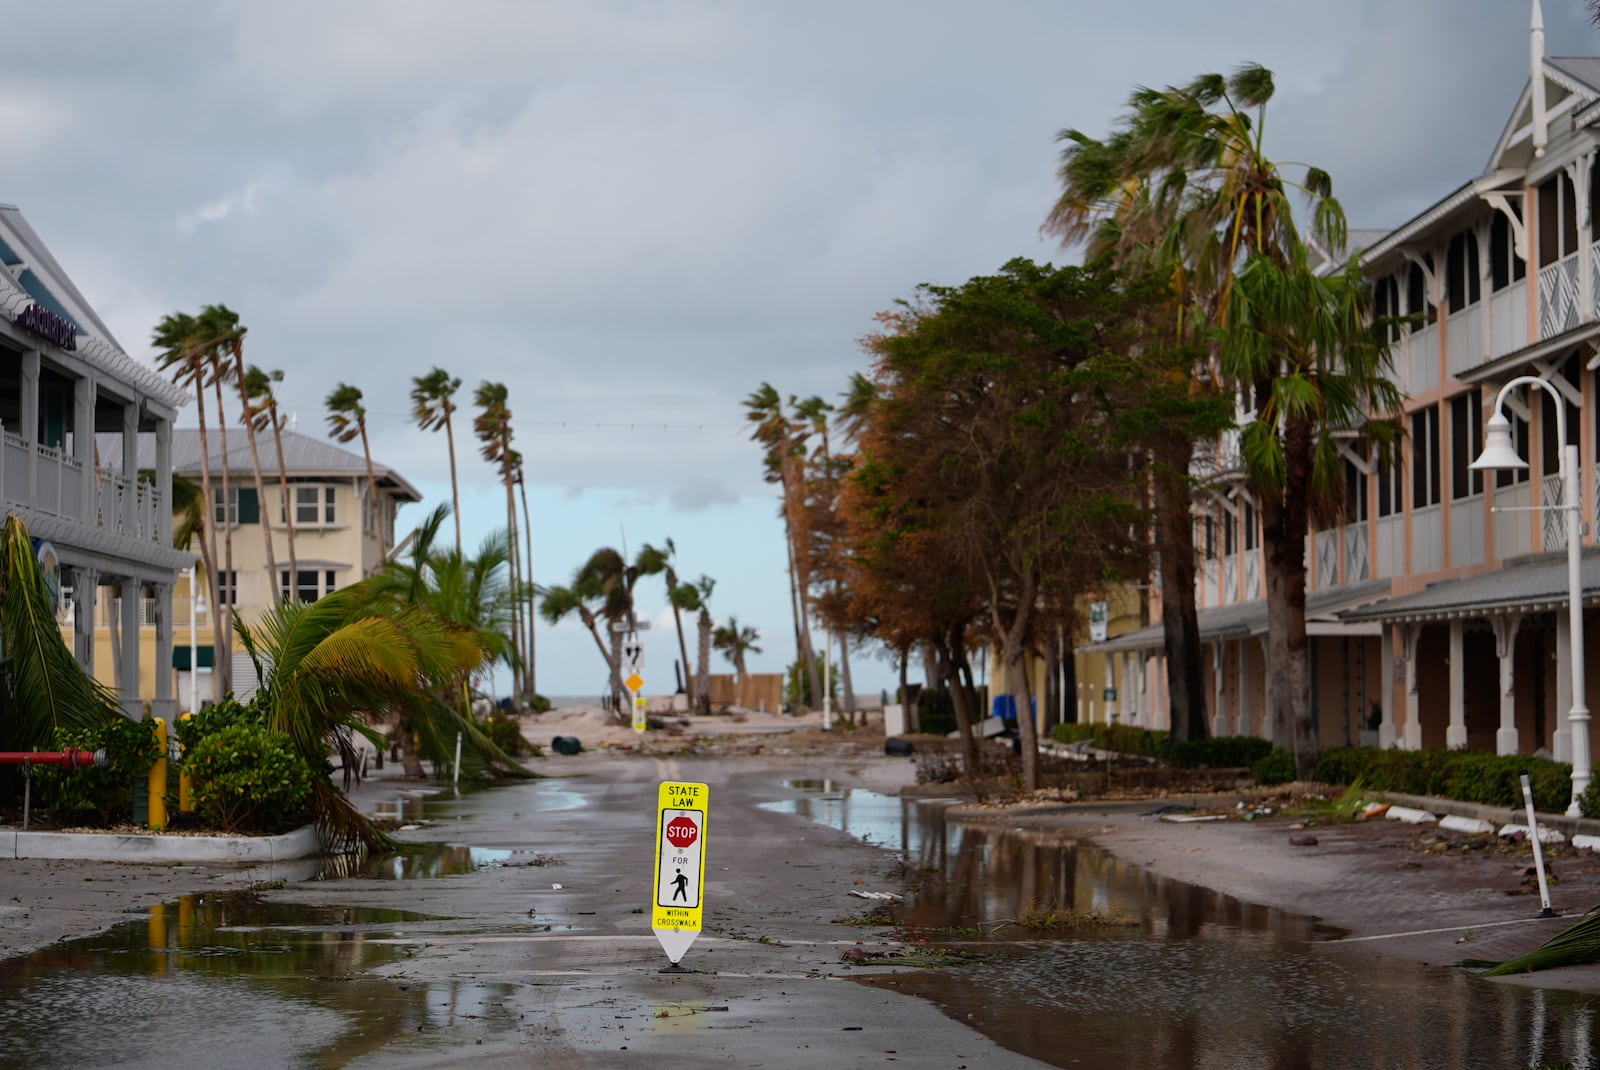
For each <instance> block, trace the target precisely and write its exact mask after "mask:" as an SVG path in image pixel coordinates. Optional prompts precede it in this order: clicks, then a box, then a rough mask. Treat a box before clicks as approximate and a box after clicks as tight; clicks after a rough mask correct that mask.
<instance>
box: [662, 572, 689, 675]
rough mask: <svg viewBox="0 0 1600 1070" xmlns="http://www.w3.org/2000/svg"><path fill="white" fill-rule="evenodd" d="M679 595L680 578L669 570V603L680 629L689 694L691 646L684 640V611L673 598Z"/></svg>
mask: <svg viewBox="0 0 1600 1070" xmlns="http://www.w3.org/2000/svg"><path fill="white" fill-rule="evenodd" d="M677 593H678V577H677V575H676V574H675V573H673V571H672V570H671V569H668V570H667V601H668V602H670V603H672V623H673V624H675V625H677V628H678V656H679V657H681V658H682V659H683V693H684V694H685V695H687V694H689V693H690V691H691V690H692V688H690V687H689V644H688V643H687V642H685V641H684V638H683V611H682V610H680V609H679V608H678V600H677V599H676V598H675V597H673V596H674V595H676V594H677Z"/></svg>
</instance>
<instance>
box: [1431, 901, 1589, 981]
mask: <svg viewBox="0 0 1600 1070" xmlns="http://www.w3.org/2000/svg"><path fill="white" fill-rule="evenodd" d="M1596 962H1600V907H1596V908H1594V909H1591V910H1590V911H1589V913H1588V914H1586V915H1584V918H1583V920H1582V921H1580V922H1578V924H1576V925H1574V926H1573V927H1572V928H1570V929H1566V930H1564V931H1562V932H1560V933H1557V934H1556V935H1555V936H1552V937H1551V938H1550V939H1549V940H1546V941H1545V942H1544V943H1543V944H1541V945H1539V946H1538V947H1536V948H1534V949H1533V950H1532V951H1530V952H1528V953H1527V954H1526V955H1518V956H1517V957H1516V958H1514V959H1506V960H1505V961H1504V962H1493V961H1491V960H1489V959H1462V960H1461V962H1460V963H1458V965H1461V966H1466V967H1469V968H1472V969H1483V970H1484V974H1483V975H1484V976H1485V977H1504V976H1505V975H1506V974H1512V973H1533V972H1534V971H1536V970H1553V969H1555V968H1557V967H1559V966H1587V965H1591V964H1593V963H1596Z"/></svg>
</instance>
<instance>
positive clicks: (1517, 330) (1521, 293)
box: [1489, 281, 1528, 360]
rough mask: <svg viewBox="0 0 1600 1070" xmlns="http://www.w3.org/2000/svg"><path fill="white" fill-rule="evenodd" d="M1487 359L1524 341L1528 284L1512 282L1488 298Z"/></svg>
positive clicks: (1526, 325) (1526, 324)
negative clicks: (1489, 322)
mask: <svg viewBox="0 0 1600 1070" xmlns="http://www.w3.org/2000/svg"><path fill="white" fill-rule="evenodd" d="M1489 319H1490V321H1491V324H1490V328H1489V359H1490V360H1494V359H1496V358H1498V357H1503V356H1505V355H1506V354H1507V353H1512V352H1515V351H1516V350H1518V349H1521V348H1522V347H1523V346H1525V345H1527V344H1528V284H1527V282H1526V281H1523V282H1516V283H1512V284H1511V285H1510V286H1507V287H1506V288H1505V289H1504V290H1501V291H1500V292H1499V293H1497V294H1493V295H1492V296H1490V298H1489Z"/></svg>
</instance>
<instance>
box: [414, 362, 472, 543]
mask: <svg viewBox="0 0 1600 1070" xmlns="http://www.w3.org/2000/svg"><path fill="white" fill-rule="evenodd" d="M460 389H461V380H460V379H456V378H453V377H451V375H450V373H449V372H447V371H445V370H444V369H443V368H440V367H437V366H435V367H434V369H433V370H432V371H430V372H429V373H428V374H427V375H418V376H416V377H415V378H413V379H412V380H411V415H412V417H413V418H414V419H415V420H416V421H417V426H418V427H420V428H421V429H422V430H424V431H438V430H439V428H441V427H442V428H444V437H445V442H446V443H448V445H449V447H450V511H451V513H452V515H454V516H455V520H456V550H457V551H458V552H459V551H460V549H461V486H460V484H459V483H458V482H457V480H456V431H455V421H454V420H453V419H452V416H453V415H454V414H455V411H456V406H455V401H454V400H453V399H454V398H455V395H456V391H457V390H460Z"/></svg>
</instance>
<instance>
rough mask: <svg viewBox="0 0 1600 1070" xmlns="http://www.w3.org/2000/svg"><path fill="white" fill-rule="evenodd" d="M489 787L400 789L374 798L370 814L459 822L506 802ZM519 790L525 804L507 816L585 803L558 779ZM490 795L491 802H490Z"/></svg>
mask: <svg viewBox="0 0 1600 1070" xmlns="http://www.w3.org/2000/svg"><path fill="white" fill-rule="evenodd" d="M492 786H494V785H493V784H491V783H486V782H484V783H480V782H474V783H472V784H461V785H459V786H456V787H450V788H409V789H401V790H398V791H396V792H395V793H394V794H393V795H391V796H390V797H388V798H383V799H377V800H375V801H373V803H372V804H371V805H372V816H373V817H374V818H376V819H377V820H379V821H398V822H411V821H445V820H455V821H460V820H463V819H465V818H467V817H470V816H472V815H474V814H476V813H478V812H479V810H480V808H482V807H484V806H485V805H494V806H503V805H504V804H505V800H506V797H507V796H506V794H505V793H501V794H497V795H492V796H491V795H489V794H486V791H487V789H488V788H490V787H492ZM519 789H520V790H519V793H518V795H517V796H516V797H517V798H518V799H520V800H524V801H525V803H526V805H524V806H522V807H520V808H519V809H517V810H513V811H510V812H509V813H508V814H507V815H506V816H511V817H521V816H525V815H529V814H552V813H560V812H562V811H564V810H576V809H578V808H580V807H582V806H584V805H586V801H585V799H584V797H583V796H582V795H581V794H579V793H578V792H576V791H573V790H572V789H571V788H569V787H566V786H565V785H563V784H562V783H561V782H560V781H557V780H542V781H539V782H538V783H536V784H531V785H519ZM491 798H492V799H493V802H492V804H490V803H489V800H490V799H491ZM496 812H497V813H499V812H500V811H496Z"/></svg>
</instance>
